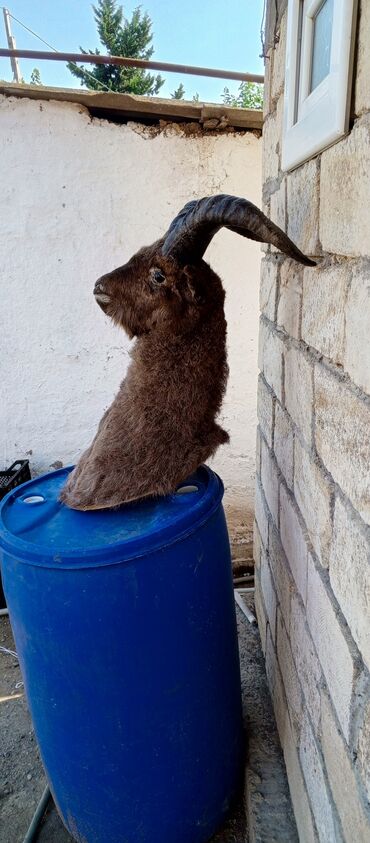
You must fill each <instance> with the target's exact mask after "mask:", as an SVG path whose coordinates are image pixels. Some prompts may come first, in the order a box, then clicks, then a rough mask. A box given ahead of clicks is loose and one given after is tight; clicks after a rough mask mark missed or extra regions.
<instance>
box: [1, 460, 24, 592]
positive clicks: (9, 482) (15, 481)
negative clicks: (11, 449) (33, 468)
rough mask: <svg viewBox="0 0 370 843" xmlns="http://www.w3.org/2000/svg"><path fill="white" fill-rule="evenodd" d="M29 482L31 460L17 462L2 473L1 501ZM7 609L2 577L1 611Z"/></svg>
mask: <svg viewBox="0 0 370 843" xmlns="http://www.w3.org/2000/svg"><path fill="white" fill-rule="evenodd" d="M27 480H31V472H30V464H29V460H16V462H13V465H11V466H10V468H7V469H6V471H0V501H1V499H2V498H3V497H5V495H6V494H7V492H10V490H11V489H15V487H16V486H20V484H21V483H26V481H27ZM5 607H6V602H5V595H4V592H3V586H2V582H1V576H0V609H5Z"/></svg>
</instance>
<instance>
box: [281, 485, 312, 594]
mask: <svg viewBox="0 0 370 843" xmlns="http://www.w3.org/2000/svg"><path fill="white" fill-rule="evenodd" d="M280 536H281V543H282V545H283V548H284V551H285V555H286V557H287V560H288V562H289V567H290V570H291V572H292V574H293V579H294V582H295V584H296V586H297V589H298V591H299V593H300V595H301V597H302V600H303V602H304V603H305V602H306V597H307V546H306V541H305V537H304V534H303V530H302V527H301V524H300V521H299V518H298V513H297V510H296V508H295V506H294V503H293V501H292V498H291V497H290V495H289V494H288V492H287V491H286V489H285V488H284V486H280Z"/></svg>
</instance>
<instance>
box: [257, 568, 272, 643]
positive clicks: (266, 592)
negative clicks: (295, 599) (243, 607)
mask: <svg viewBox="0 0 370 843" xmlns="http://www.w3.org/2000/svg"><path fill="white" fill-rule="evenodd" d="M260 581H261V591H262V596H263V602H264V604H265V608H266V613H267V618H268V622H269V625H270V631H271V638H272V640H273V642H274V644H275V641H276V592H275V586H274V582H273V579H272V576H271V571H270V567H269V563H268V558H267V556H266V554H265V553H264V552H263V551H262V554H261V570H260Z"/></svg>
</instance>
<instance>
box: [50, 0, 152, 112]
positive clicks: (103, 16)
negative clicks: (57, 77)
mask: <svg viewBox="0 0 370 843" xmlns="http://www.w3.org/2000/svg"><path fill="white" fill-rule="evenodd" d="M93 10H94V17H95V21H96V26H97V30H98V35H99V39H100V42H101V44H102V46H103V47H104V48H105V49H104V52H105V53H107V54H108V55H110V56H125V57H127V58H138V59H145V60H149V59H150V57H151V56H152V55H153V52H154V48H153V47H152V46H151V44H152V40H153V34H152V21H151V19H150V17H149V15H148V14H147V12H144V13H142V11H141V8H140V6H138V7H137V8H136V9H134V11H133V13H132V16H131V18H130V19H129V18H126V17H125V16H124V14H123V8H122V6H118V5H117V0H98V3H97V5H96V6H93ZM80 50H81V52H82V53H86V54H88V53H89V54H90V55H92V56H94V55H97V56H98V55H100V51H99V50H98V49H95V50H89V51H88V53H87V51H86V50H84V49H83V48H82V47H80ZM67 66H68V69H69V70H70V71H71V73H72V74H73V76H76V77H77V78H78V79H80V81H81V85H83V86H85V87H86V88H90V89H92V90H94V91H101V90H106V89H107V88H108V89H109V90H110V91H118V92H120V93H129V94H140V95H149V96H153V95H154V94H158V92H159V89H160V88H161V87H162V85H163V83H164V81H165V80H164V79H163V78H162V76H160V75H159V74H158V75H157V76H152V75H151V74H150V73H147V72H146V71H145V70H142V69H141V68H138V67H119V66H118V65H114V64H108V65H104V64H96V65H89V66H88V67H87V68H85V67H84V66H82V67H81V66H79V67H77V65H75V64H72V63H71V62H69V63H68V65H67Z"/></svg>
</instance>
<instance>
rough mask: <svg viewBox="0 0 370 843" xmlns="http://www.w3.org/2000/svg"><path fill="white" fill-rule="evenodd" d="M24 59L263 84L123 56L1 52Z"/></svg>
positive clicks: (255, 78)
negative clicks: (162, 71)
mask: <svg viewBox="0 0 370 843" xmlns="http://www.w3.org/2000/svg"><path fill="white" fill-rule="evenodd" d="M11 56H13V57H16V56H19V58H24V59H37V60H41V61H42V60H43V59H52V60H53V61H70V62H73V64H76V62H84V63H85V64H117V65H120V66H122V67H142V68H143V69H144V70H148V69H149V70H164V71H167V73H190V74H191V75H193V76H211V77H214V78H217V79H236V80H237V81H240V82H263V80H264V77H263V76H260V75H259V74H257V73H241V72H239V71H236V70H219V69H218V68H217V69H216V68H212V67H194V66H193V65H188V64H170V63H168V62H163V61H144V59H132V58H125V57H124V56H101V55H98V56H96V55H95V54H94V55H90V53H60V52H59V51H58V52H57V53H50V52H46V51H43V50H10V49H9V50H2V49H0V57H2V58H9V57H11Z"/></svg>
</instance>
